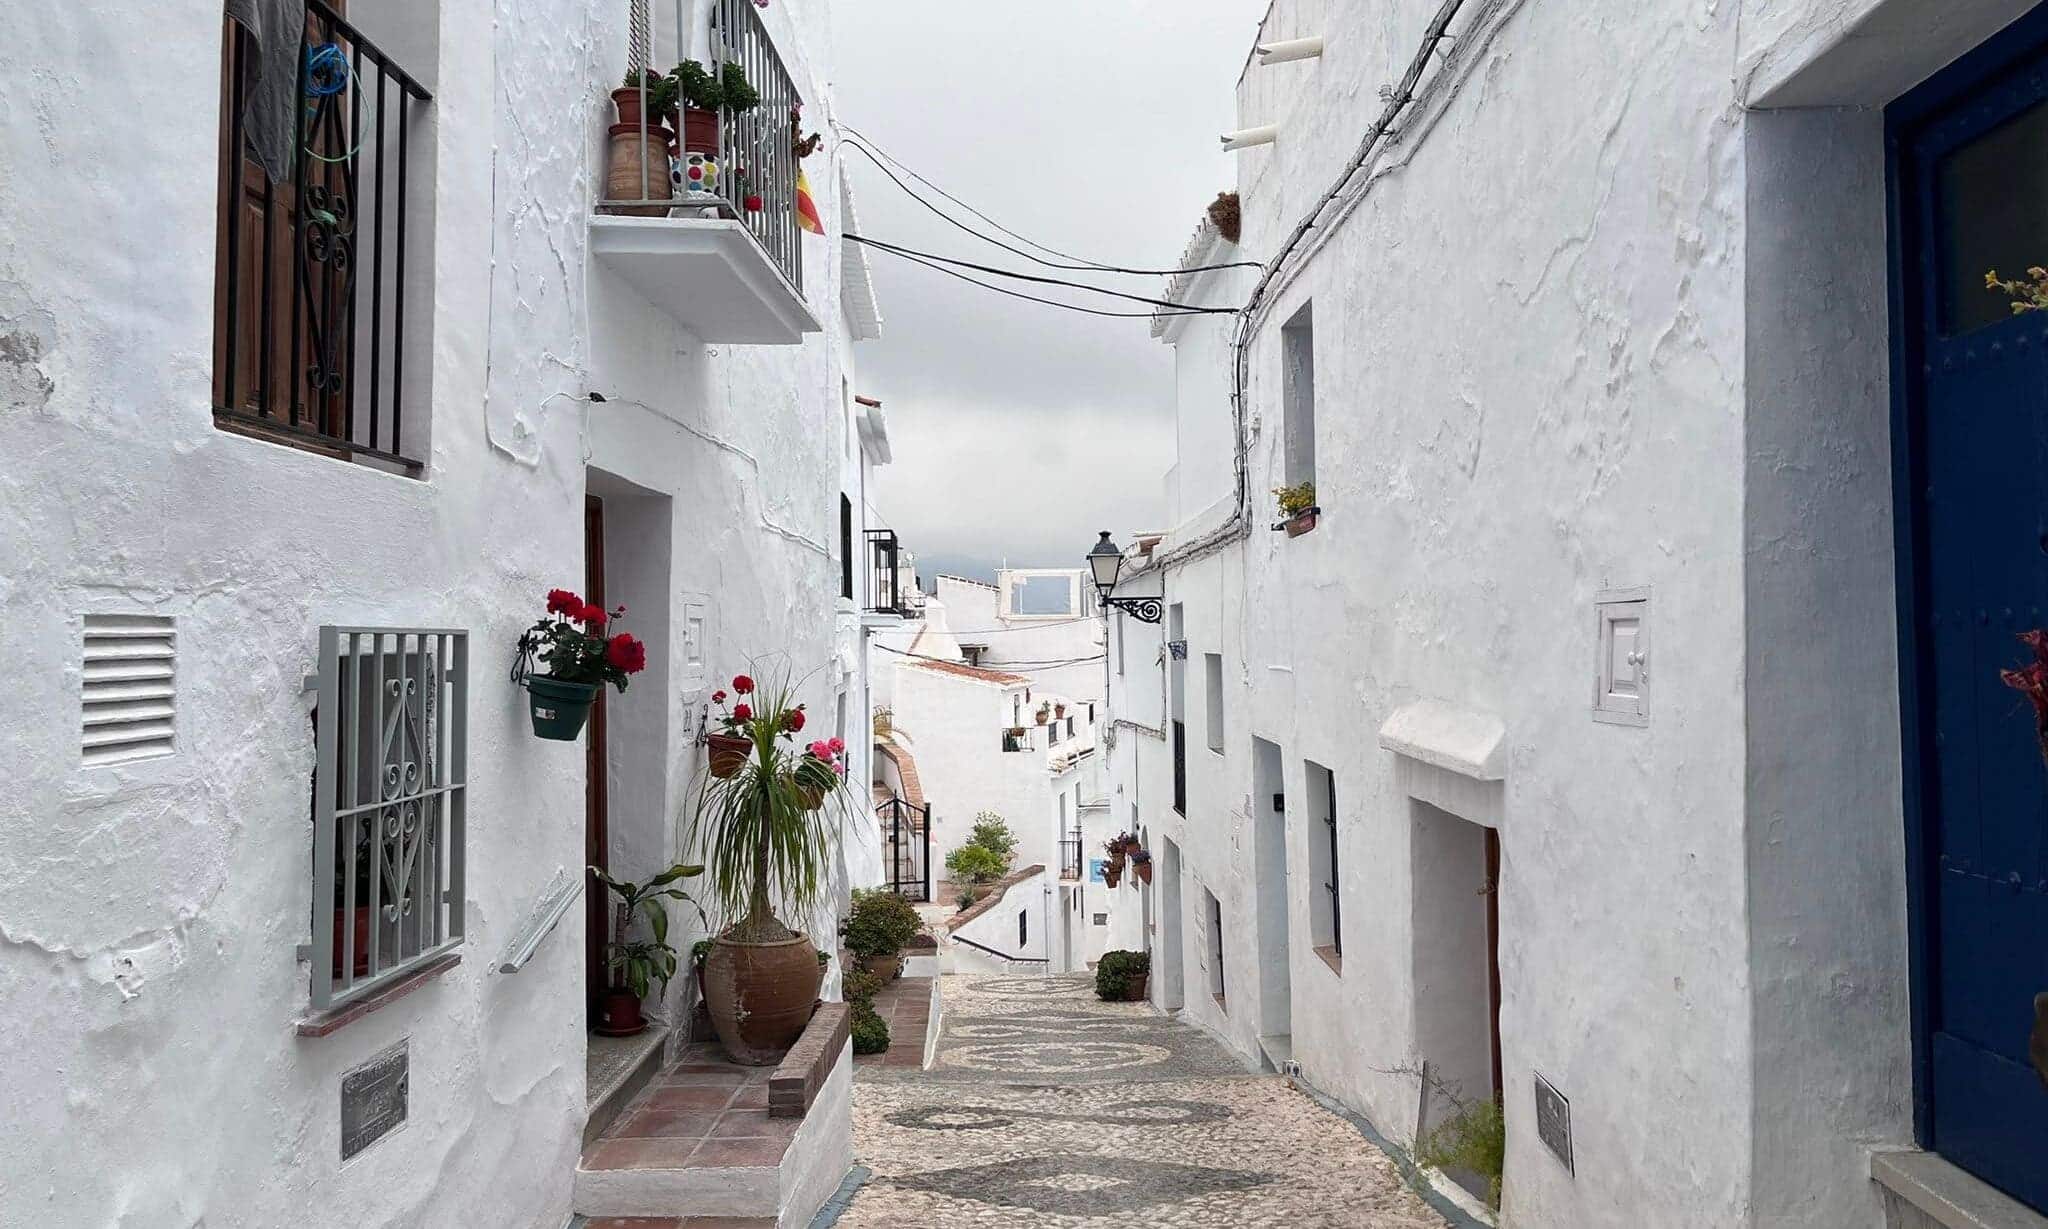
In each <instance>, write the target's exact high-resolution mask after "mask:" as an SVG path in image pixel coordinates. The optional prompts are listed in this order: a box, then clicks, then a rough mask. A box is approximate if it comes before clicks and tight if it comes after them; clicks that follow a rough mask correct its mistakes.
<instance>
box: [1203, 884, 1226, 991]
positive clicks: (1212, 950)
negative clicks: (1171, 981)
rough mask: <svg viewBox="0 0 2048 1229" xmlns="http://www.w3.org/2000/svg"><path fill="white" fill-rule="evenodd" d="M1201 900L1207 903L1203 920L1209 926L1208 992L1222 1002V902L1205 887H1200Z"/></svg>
mask: <svg viewBox="0 0 2048 1229" xmlns="http://www.w3.org/2000/svg"><path fill="white" fill-rule="evenodd" d="M1202 900H1203V902H1204V903H1205V904H1207V905H1208V914H1207V917H1206V918H1205V919H1204V920H1205V921H1207V923H1208V926H1209V993H1210V994H1213V995H1215V996H1216V1002H1217V1003H1218V1004H1222V1003H1223V1001H1224V999H1223V994H1224V987H1223V902H1222V901H1220V900H1217V899H1216V893H1214V892H1211V891H1210V890H1209V889H1208V888H1206V887H1205V888H1203V889H1202Z"/></svg>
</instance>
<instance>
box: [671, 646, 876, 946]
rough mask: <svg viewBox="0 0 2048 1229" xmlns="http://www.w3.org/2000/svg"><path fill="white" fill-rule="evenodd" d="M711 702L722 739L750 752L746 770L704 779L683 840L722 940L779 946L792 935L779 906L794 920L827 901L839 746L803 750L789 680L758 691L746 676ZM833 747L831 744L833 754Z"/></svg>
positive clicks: (841, 768)
mask: <svg viewBox="0 0 2048 1229" xmlns="http://www.w3.org/2000/svg"><path fill="white" fill-rule="evenodd" d="M732 691H733V698H732V699H733V702H732V705H731V707H730V708H727V707H726V700H727V697H726V693H725V692H723V691H719V692H717V693H716V694H714V695H713V697H712V699H713V700H714V701H715V702H716V703H717V704H718V707H719V716H718V718H717V720H718V721H719V724H720V725H721V726H722V727H723V728H724V732H725V733H727V734H729V735H732V736H734V737H738V738H743V739H745V740H747V742H748V743H749V744H750V747H749V750H748V752H747V760H746V764H745V766H744V767H743V768H741V769H740V770H739V771H737V772H735V773H733V774H732V775H730V776H725V777H720V776H715V775H709V774H707V775H706V776H705V777H704V779H703V782H702V784H701V785H700V786H699V790H698V796H697V805H696V807H695V811H694V815H693V818H692V821H691V824H690V833H689V838H690V840H691V841H692V842H697V843H698V844H697V845H696V847H697V848H699V849H700V850H702V852H703V855H704V859H705V880H706V884H707V886H708V887H709V889H710V894H711V897H712V899H713V900H714V901H715V902H716V903H717V906H718V910H719V913H720V915H721V917H722V918H723V919H724V920H725V921H727V922H729V923H730V924H731V925H730V929H729V930H728V931H727V932H726V937H727V938H729V939H732V940H734V941H737V942H740V943H775V942H779V941H781V940H784V939H788V938H791V937H792V936H793V935H794V934H796V932H795V931H792V930H791V929H790V928H789V927H788V926H786V925H785V924H784V923H783V922H782V921H781V919H779V918H777V917H776V915H775V902H776V900H777V899H778V898H779V899H780V900H781V901H782V903H783V904H784V905H785V906H786V907H788V908H789V909H790V910H791V911H793V912H794V913H795V914H797V915H799V916H806V915H809V914H810V913H811V912H812V910H813V909H815V908H816V906H817V905H818V903H819V902H820V901H821V900H822V899H823V897H824V895H825V892H826V889H827V887H828V886H829V885H828V883H827V872H828V870H829V868H830V867H831V865H832V854H833V852H834V849H835V848H836V842H837V840H838V829H837V823H836V819H837V816H836V814H835V812H836V811H837V809H838V808H837V806H827V805H826V803H827V802H838V801H839V800H840V799H841V798H842V797H843V792H842V788H841V787H842V785H843V781H842V778H843V776H844V774H845V771H846V769H845V758H844V754H843V753H844V745H843V744H838V740H837V739H834V740H832V741H831V742H814V743H812V744H810V745H809V746H808V747H804V748H799V747H798V746H797V744H796V736H797V733H798V732H799V731H801V730H802V729H803V728H804V706H803V705H802V704H799V703H796V689H795V686H794V685H793V684H792V683H791V682H790V681H789V679H788V677H787V675H784V676H782V677H780V678H775V679H770V680H767V681H766V682H765V683H763V684H759V685H757V684H756V683H755V681H754V680H753V679H752V678H751V677H749V676H748V675H745V674H742V675H739V676H737V677H735V678H734V679H733V681H732ZM835 744H837V745H835Z"/></svg>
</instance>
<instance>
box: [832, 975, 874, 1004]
mask: <svg viewBox="0 0 2048 1229" xmlns="http://www.w3.org/2000/svg"><path fill="white" fill-rule="evenodd" d="M840 985H841V988H842V989H843V990H844V991H845V995H846V1001H847V1002H849V1003H852V1004H854V1005H855V1006H859V1005H860V1004H862V1003H873V1002H874V1001H875V996H876V995H878V994H880V993H881V992H882V985H883V983H882V979H881V978H880V977H878V976H877V975H875V974H873V973H870V972H868V971H867V970H866V969H848V970H847V972H846V980H845V981H843V982H841V983H840Z"/></svg>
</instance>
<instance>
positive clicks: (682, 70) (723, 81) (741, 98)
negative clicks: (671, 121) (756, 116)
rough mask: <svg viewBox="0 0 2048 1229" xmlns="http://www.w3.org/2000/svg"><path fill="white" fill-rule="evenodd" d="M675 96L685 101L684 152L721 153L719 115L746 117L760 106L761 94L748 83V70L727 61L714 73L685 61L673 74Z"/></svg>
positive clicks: (695, 62)
mask: <svg viewBox="0 0 2048 1229" xmlns="http://www.w3.org/2000/svg"><path fill="white" fill-rule="evenodd" d="M674 80H675V82H676V92H677V95H678V97H680V98H681V100H682V110H683V122H682V132H681V137H682V152H684V153H689V154H716V153H717V152H718V113H719V112H720V111H723V112H725V113H726V114H727V115H745V114H746V113H747V112H749V111H751V110H753V109H754V108H755V107H758V106H760V105H761V94H760V91H758V90H756V89H755V88H754V86H753V83H752V82H750V81H748V80H747V73H746V70H745V69H743V68H741V67H740V66H739V65H738V64H737V63H734V62H731V61H728V62H727V63H725V64H722V65H720V66H719V68H718V71H717V72H715V73H714V72H712V71H711V70H710V69H707V68H705V67H704V65H702V64H700V63H698V62H697V61H696V60H684V61H683V62H682V63H680V64H678V65H676V71H675V73H674Z"/></svg>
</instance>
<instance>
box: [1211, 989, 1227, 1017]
mask: <svg viewBox="0 0 2048 1229" xmlns="http://www.w3.org/2000/svg"><path fill="white" fill-rule="evenodd" d="M1209 997H1210V998H1212V999H1215V1000H1216V1006H1217V1007H1219V1008H1221V1009H1222V1011H1223V1014H1224V1015H1226V1016H1227V1015H1229V1014H1230V1004H1228V1003H1226V1002H1224V1001H1223V996H1222V995H1220V994H1212V995H1210V996H1209Z"/></svg>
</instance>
